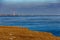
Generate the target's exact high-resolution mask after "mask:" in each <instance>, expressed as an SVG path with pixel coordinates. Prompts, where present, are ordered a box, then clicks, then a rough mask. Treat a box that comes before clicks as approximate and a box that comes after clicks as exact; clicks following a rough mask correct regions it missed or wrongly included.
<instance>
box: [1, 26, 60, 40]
mask: <svg viewBox="0 0 60 40" xmlns="http://www.w3.org/2000/svg"><path fill="white" fill-rule="evenodd" d="M0 40H60V37H56V36H53V35H52V34H51V33H47V32H36V31H30V30H28V29H26V28H20V27H11V26H0Z"/></svg>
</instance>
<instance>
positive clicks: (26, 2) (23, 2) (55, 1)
mask: <svg viewBox="0 0 60 40" xmlns="http://www.w3.org/2000/svg"><path fill="white" fill-rule="evenodd" d="M13 11H16V12H17V14H22V13H23V14H36V15H37V14H38V15H39V14H42V15H43V14H49V15H50V14H52V15H53V14H60V0H0V13H10V14H12V12H13Z"/></svg>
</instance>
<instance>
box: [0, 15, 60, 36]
mask: <svg viewBox="0 0 60 40" xmlns="http://www.w3.org/2000/svg"><path fill="white" fill-rule="evenodd" d="M0 26H22V27H27V28H29V29H30V30H34V31H42V32H51V33H53V34H54V35H56V36H60V16H28V17H27V16H19V17H0Z"/></svg>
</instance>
